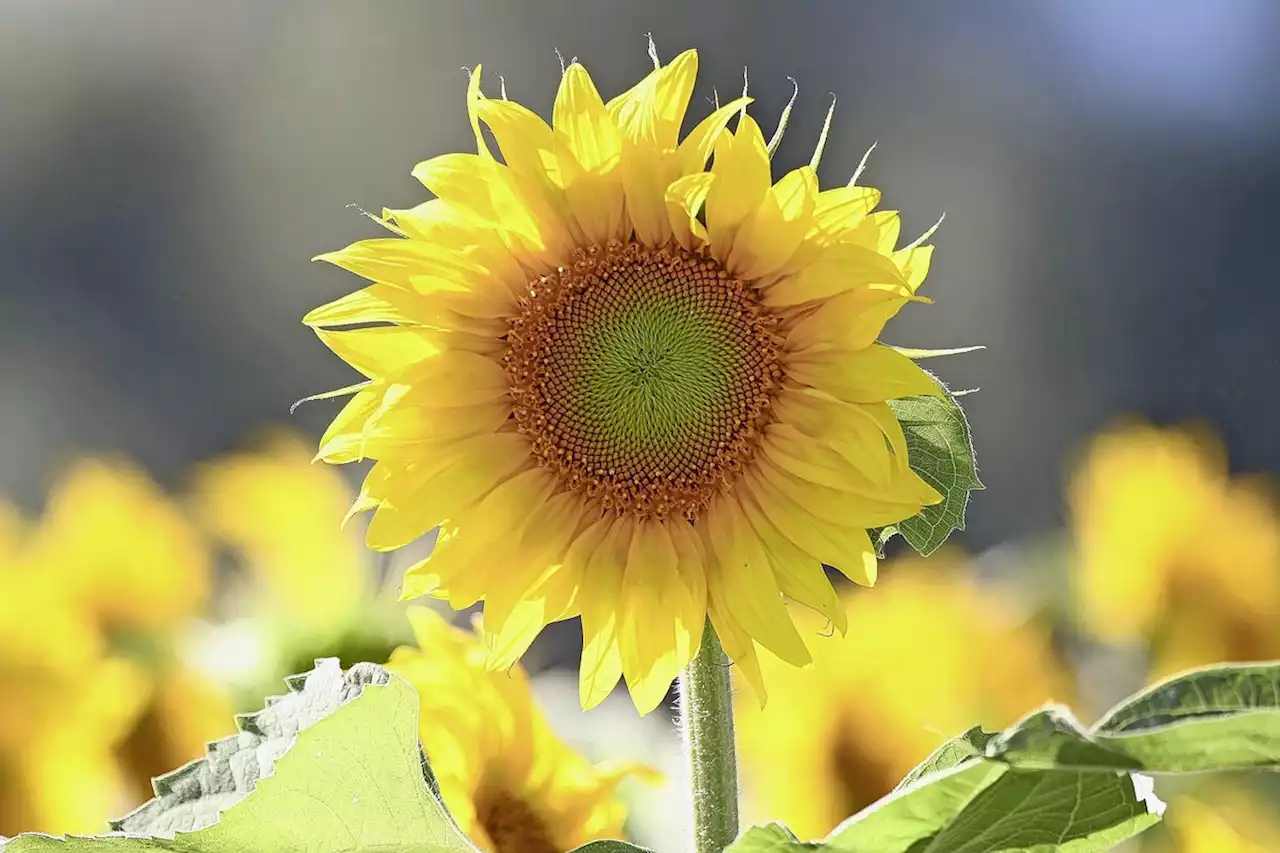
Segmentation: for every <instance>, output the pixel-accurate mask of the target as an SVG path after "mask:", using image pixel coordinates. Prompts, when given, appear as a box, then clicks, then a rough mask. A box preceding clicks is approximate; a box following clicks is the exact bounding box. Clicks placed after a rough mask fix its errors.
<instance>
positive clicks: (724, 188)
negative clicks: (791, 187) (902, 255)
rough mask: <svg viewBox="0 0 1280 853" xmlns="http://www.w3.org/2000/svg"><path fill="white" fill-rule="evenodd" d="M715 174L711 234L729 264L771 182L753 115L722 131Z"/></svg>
mask: <svg viewBox="0 0 1280 853" xmlns="http://www.w3.org/2000/svg"><path fill="white" fill-rule="evenodd" d="M711 173H712V174H713V175H715V176H716V178H717V180H716V181H715V182H714V183H713V184H712V185H711V191H710V192H709V193H708V194H707V233H708V234H709V235H710V236H711V254H712V255H713V256H714V257H715V258H716V260H718V261H720V262H721V263H725V262H726V261H727V260H728V258H729V250H730V249H732V248H733V239H734V237H735V236H736V235H737V233H738V229H739V228H740V227H741V226H742V223H743V222H744V221H745V220H746V218H747V217H748V216H750V215H751V214H752V213H754V212H755V210H756V208H758V207H759V206H760V203H761V202H762V201H763V200H764V197H765V194H766V193H768V192H769V187H770V184H771V181H770V177H769V152H768V150H766V148H765V142H764V135H763V134H762V133H761V132H760V127H759V125H757V124H756V123H755V120H754V119H752V118H751V117H750V116H747V115H744V116H742V118H741V119H739V123H738V132H737V133H736V134H735V135H734V136H729V135H728V134H721V135H720V137H719V138H718V139H717V140H716V159H715V162H714V163H712V165H711ZM895 269H896V268H895Z"/></svg>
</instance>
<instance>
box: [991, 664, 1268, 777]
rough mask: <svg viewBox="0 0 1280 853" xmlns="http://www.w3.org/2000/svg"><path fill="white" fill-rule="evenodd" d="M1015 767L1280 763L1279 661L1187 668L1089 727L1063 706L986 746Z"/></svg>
mask: <svg viewBox="0 0 1280 853" xmlns="http://www.w3.org/2000/svg"><path fill="white" fill-rule="evenodd" d="M987 754H988V756H989V757H992V758H999V759H1001V760H1003V761H1006V762H1008V763H1010V764H1013V765H1016V766H1020V767H1049V766H1054V767H1071V768H1079V769H1082V770H1089V769H1095V770H1097V769H1102V770H1114V769H1117V768H1126V769H1133V770H1141V771H1142V772H1144V773H1189V772H1201V771H1209V770H1240V769H1248V768H1272V769H1275V768H1277V767H1280V663H1267V664H1238V665H1224V666H1213V667H1206V668H1204V669H1198V670H1192V671H1191V672H1187V673H1184V674H1182V675H1179V676H1177V677H1175V678H1171V679H1169V680H1167V681H1164V682H1161V683H1159V684H1156V685H1154V686H1153V687H1150V688H1148V689H1147V690H1144V691H1142V692H1141V693H1138V694H1137V695H1135V696H1133V697H1130V698H1129V699H1126V700H1125V701H1124V702H1121V703H1120V704H1119V705H1117V706H1116V707H1115V708H1113V709H1112V710H1111V711H1109V712H1108V713H1107V714H1106V715H1105V716H1104V717H1103V718H1102V719H1101V720H1100V721H1099V722H1098V723H1097V725H1095V726H1093V727H1092V728H1091V729H1085V728H1084V727H1083V726H1081V725H1080V724H1079V723H1078V722H1076V721H1075V720H1074V719H1073V718H1072V717H1071V714H1070V712H1068V711H1066V710H1065V709H1062V708H1052V707H1051V708H1046V709H1042V710H1040V711H1037V712H1036V713H1034V714H1031V715H1030V716H1028V717H1027V718H1025V719H1024V720H1022V722H1020V723H1019V724H1018V725H1016V726H1014V727H1013V728H1012V729H1010V730H1009V731H1007V732H1005V733H1003V734H1001V735H1000V736H999V737H998V738H996V739H995V740H993V741H992V743H990V744H989V745H988V748H987Z"/></svg>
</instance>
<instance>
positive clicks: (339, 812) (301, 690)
mask: <svg viewBox="0 0 1280 853" xmlns="http://www.w3.org/2000/svg"><path fill="white" fill-rule="evenodd" d="M290 687H291V688H293V689H294V691H295V692H293V693H291V694H289V695H287V696H284V697H281V698H279V699H277V700H274V701H272V702H270V703H269V704H268V707H267V708H266V709H265V710H264V711H262V712H260V713H259V714H256V715H254V716H252V717H250V718H246V720H245V723H244V731H243V732H242V733H241V735H239V736H238V737H237V738H233V739H228V740H227V741H220V742H219V743H218V744H214V745H213V747H211V749H210V755H209V756H208V757H206V758H205V759H202V760H201V761H199V762H194V763H193V764H190V765H187V767H186V768H183V769H182V770H179V771H177V772H176V773H173V774H170V775H169V776H166V777H161V779H160V780H157V785H156V787H157V791H158V793H159V796H158V797H157V799H156V800H154V801H152V803H149V804H147V805H146V806H143V807H142V808H141V809H139V810H137V811H135V812H133V813H132V814H130V815H129V816H127V817H125V818H123V819H122V821H120V822H119V825H121V826H125V827H132V828H133V829H134V832H133V833H130V834H125V833H111V834H108V835H103V836H96V837H93V838H76V837H73V838H69V839H65V840H64V839H56V838H52V837H50V836H45V835H35V834H26V835H20V836H17V837H16V838H14V839H12V840H10V841H9V842H8V843H6V844H5V846H4V853H82V851H83V853H99V851H101V853H143V851H181V853H245V851H259V850H261V851H267V850H269V851H272V852H273V853H366V851H383V853H391V851H396V853H476V848H475V847H474V846H473V845H472V844H471V842H470V841H469V840H467V838H466V837H465V836H464V835H463V834H462V833H461V832H460V831H459V830H458V828H457V826H456V825H455V824H454V822H453V820H452V818H450V817H449V814H448V812H447V811H445V808H444V806H443V804H442V803H441V802H440V800H439V798H438V796H437V795H436V794H435V793H433V791H432V789H431V786H430V783H429V782H428V779H429V778H430V777H429V773H428V772H424V771H425V770H426V763H425V761H424V760H423V758H422V752H421V749H420V748H419V746H418V697H417V694H416V693H414V691H413V688H412V687H411V686H410V685H409V684H408V683H407V682H405V681H403V680H402V679H400V678H398V677H395V676H391V675H389V674H388V673H387V672H386V671H385V670H383V669H382V668H381V667H376V666H373V665H369V664H361V665H358V666H356V667H353V668H352V670H351V671H350V672H348V673H346V674H345V675H344V674H343V673H342V671H341V669H340V668H339V667H338V665H337V662H336V661H321V662H319V663H318V664H317V667H316V670H315V671H313V672H312V673H310V674H308V675H307V676H305V678H302V677H299V678H295V679H293V680H291V682H290ZM291 730H292V731H291ZM290 731H291V733H290ZM281 738H287V743H286V744H285V746H284V748H283V749H282V748H280V739H281ZM241 739H243V743H242V744H232V743H230V741H240V740H241ZM253 744H256V746H255V745H253ZM228 802H229V803H230V805H227V804H226V803H228ZM210 815H213V816H214V817H215V819H216V822H210ZM183 826H193V827H197V828H196V829H194V831H185V830H181V829H179V828H180V827H183ZM166 827H167V828H169V829H172V830H176V831H162V830H164V829H165V828H166ZM142 828H145V829H146V830H147V831H148V832H150V833H157V834H159V835H160V836H161V837H142V836H140V834H139V830H140V829H142Z"/></svg>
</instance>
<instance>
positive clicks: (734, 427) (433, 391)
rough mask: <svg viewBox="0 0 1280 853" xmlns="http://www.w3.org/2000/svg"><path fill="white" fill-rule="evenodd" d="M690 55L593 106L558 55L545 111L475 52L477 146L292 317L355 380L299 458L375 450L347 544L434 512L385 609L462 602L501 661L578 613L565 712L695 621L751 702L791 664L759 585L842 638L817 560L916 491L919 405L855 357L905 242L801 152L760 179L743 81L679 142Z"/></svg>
mask: <svg viewBox="0 0 1280 853" xmlns="http://www.w3.org/2000/svg"><path fill="white" fill-rule="evenodd" d="M655 64H656V63H655ZM697 64H698V59H697V54H696V53H695V52H694V51H687V52H685V53H683V54H681V55H680V56H678V57H676V58H675V59H674V60H673V61H672V62H670V63H669V64H667V65H660V64H657V67H655V69H654V71H653V72H652V73H651V74H649V75H648V76H646V77H645V78H644V79H643V80H641V81H640V82H639V83H638V84H637V85H636V86H634V87H633V88H631V89H630V90H628V91H627V92H625V93H623V94H622V95H619V96H618V97H616V98H613V99H612V100H609V101H605V100H604V99H603V98H602V97H601V96H600V94H599V93H598V92H597V90H596V88H595V85H594V84H593V83H592V81H591V77H590V76H589V75H588V74H587V71H586V69H584V68H583V67H582V66H581V65H579V64H577V63H574V64H572V65H570V66H569V67H568V68H567V69H565V72H564V76H563V78H562V80H561V83H560V89H559V92H558V93H557V95H556V100H555V106H554V109H553V115H552V121H551V123H550V124H547V123H546V122H544V121H543V120H542V119H541V118H539V117H538V116H537V115H535V114H534V113H532V112H531V111H529V110H528V109H526V108H525V107H522V106H520V105H519V104H517V103H515V102H513V101H510V100H507V99H506V97H505V94H504V97H502V98H500V99H494V98H486V97H485V96H484V95H483V93H482V91H481V87H480V81H481V74H480V69H479V68H477V69H476V71H475V73H474V74H473V75H472V77H471V84H470V86H469V88H468V92H467V108H468V113H469V116H470V119H471V125H472V128H473V129H474V131H475V136H476V140H477V146H478V153H476V154H445V155H443V156H439V157H435V158H433V159H431V160H427V161H426V162H424V163H421V164H419V165H418V166H417V167H416V168H415V169H414V171H413V174H414V176H415V177H417V178H418V179H419V180H420V181H421V182H422V183H423V184H424V185H425V186H426V187H427V189H428V190H430V191H431V192H432V193H434V194H435V196H436V198H434V199H432V200H430V201H427V202H425V203H423V204H421V205H419V206H417V207H415V208H412V209H408V210H388V211H384V213H383V215H382V216H381V217H377V219H378V221H379V222H380V223H381V224H382V225H384V226H385V227H386V228H387V229H388V230H389V231H390V232H391V233H392V236H390V237H386V238H379V239H372V240H364V241H361V242H358V243H355V244H353V245H351V246H348V247H347V248H345V249H342V250H340V251H337V252H332V253H329V254H326V255H322V256H321V259H323V260H325V261H328V262H330V263H333V264H336V265H337V266H339V267H342V268H343V269H346V270H349V271H351V272H354V273H356V274H358V275H360V276H363V277H364V278H366V279H368V280H369V281H370V282H371V283H370V284H369V285H368V286H367V287H365V288H364V289H363V290H361V291H358V292H356V293H353V294H350V295H348V296H345V297H343V298H341V299H338V300H336V301H335V302H331V303H329V304H327V305H324V306H322V307H320V308H318V309H316V310H315V311H313V312H311V313H310V314H309V315H308V316H307V318H306V319H305V322H307V323H308V324H310V325H311V326H313V327H315V328H316V330H317V333H318V334H319V336H320V337H321V339H322V340H323V341H324V342H325V344H327V345H328V346H329V347H330V348H331V349H333V350H334V352H336V353H337V354H339V355H340V356H342V357H343V358H344V359H345V360H346V361H348V362H349V363H350V364H351V365H352V366H353V367H354V368H356V369H357V370H358V371H360V372H361V373H362V374H363V375H364V376H365V381H363V382H361V383H359V384H357V385H355V386H352V387H350V388H348V389H344V391H346V392H350V393H353V394H354V396H353V397H352V399H351V400H350V402H349V403H347V405H346V406H345V407H344V408H343V409H342V411H341V412H340V413H339V414H338V415H337V417H336V418H335V419H334V421H333V423H332V425H331V426H330V428H329V429H328V431H327V432H326V434H325V435H324V437H323V439H322V440H321V447H320V453H319V456H320V458H322V459H325V460H327V461H330V462H350V461H355V460H359V459H374V460H376V462H375V464H374V466H373V468H372V470H371V471H370V472H369V474H368V476H367V478H366V479H365V482H364V487H363V489H362V492H361V495H360V497H359V498H358V499H357V500H356V503H355V506H354V508H353V509H355V510H365V509H367V510H373V511H374V514H373V518H372V520H371V522H370V524H369V528H368V534H367V539H368V543H369V544H370V545H371V546H372V547H374V548H380V549H391V548H397V547H400V546H402V545H404V544H407V543H408V542H410V541H412V540H414V539H416V538H417V537H419V536H421V535H422V534H423V533H425V532H426V531H428V530H430V529H432V528H439V533H438V536H437V541H436V544H435V548H434V551H433V552H432V554H431V555H430V556H429V557H428V558H427V559H426V560H424V561H422V562H421V563H419V564H417V565H415V566H414V567H413V568H411V569H410V570H409V572H408V573H407V576H406V578H405V585H404V595H405V596H406V597H414V596H419V595H423V594H432V595H435V596H438V597H441V598H445V599H447V600H448V601H449V602H450V603H451V604H452V605H453V606H454V607H457V608H462V607H467V606H470V605H472V604H474V603H476V602H477V601H480V600H483V601H484V602H485V626H486V631H487V632H488V635H489V640H488V642H487V647H488V650H489V658H488V662H489V665H491V666H493V667H495V668H497V669H505V668H507V667H509V666H510V665H511V664H512V663H513V662H514V661H515V660H517V659H518V658H519V656H520V655H521V654H522V653H523V651H524V650H525V649H526V648H528V646H529V643H530V642H532V640H533V638H534V637H535V636H536V635H537V634H538V632H539V631H540V630H541V629H542V628H543V627H544V626H545V625H546V624H547V623H548V622H551V621H554V620H558V619H565V618H569V617H572V616H576V615H581V617H582V627H583V636H584V650H583V660H582V668H581V698H582V701H583V704H584V705H585V706H587V707H590V706H592V705H594V704H595V703H597V702H599V701H600V700H601V699H602V698H603V697H604V696H605V695H607V694H608V693H609V691H610V690H611V689H612V688H613V686H614V685H615V684H616V682H617V681H618V679H619V678H620V677H621V678H625V679H626V682H627V684H628V686H629V687H630V689H631V692H632V695H633V697H634V699H635V701H636V704H637V706H638V707H639V708H640V709H641V710H642V711H647V710H650V709H652V708H654V707H655V706H656V705H657V704H658V703H659V702H660V701H661V700H662V699H663V697H664V696H665V694H666V692H667V689H668V687H669V685H670V683H671V681H672V680H673V679H674V678H675V676H676V675H677V674H678V673H679V672H680V670H681V669H682V668H683V667H684V666H685V665H686V664H687V663H688V662H689V660H690V658H691V657H692V655H693V654H694V652H696V650H697V647H698V643H699V641H700V638H701V636H702V631H703V626H704V623H705V621H706V619H707V618H710V619H711V620H712V623H713V624H714V626H715V629H716V631H717V633H718V635H719V637H720V639H721V642H722V643H723V645H724V647H725V649H726V651H727V653H728V654H729V656H730V657H731V658H732V660H733V661H734V662H735V664H737V666H738V667H739V668H740V670H741V671H742V672H743V673H744V674H745V675H746V676H747V678H749V679H750V680H751V681H752V683H753V684H755V686H756V687H757V688H758V692H759V693H760V695H761V697H762V698H763V695H764V694H763V683H762V680H761V678H760V675H759V667H758V665H757V663H756V650H757V646H763V647H765V648H767V649H770V650H771V651H772V652H774V653H775V654H776V655H777V656H779V657H780V658H782V659H783V660H786V661H788V662H789V663H792V664H796V665H803V664H805V663H807V662H808V661H809V659H810V655H809V652H808V650H807V648H806V646H805V643H804V641H803V640H802V638H801V636H800V634H799V632H798V631H797V629H796V626H795V624H794V623H793V621H792V619H791V617H790V615H789V614H788V611H787V609H786V607H785V606H784V603H783V597H784V596H785V597H787V598H790V599H793V600H795V601H797V602H799V603H801V604H804V605H806V606H808V607H810V608H812V609H814V610H817V611H818V612H819V613H821V614H823V615H825V616H827V617H828V618H829V619H832V620H835V621H837V622H840V624H843V623H842V621H841V619H842V617H841V614H842V610H841V609H840V606H839V604H838V601H837V599H836V596H835V592H834V591H833V589H832V587H831V585H830V583H828V581H827V577H826V575H825V574H824V569H823V565H824V564H826V565H829V566H834V567H836V568H837V569H839V570H840V571H842V572H844V573H845V574H846V575H847V576H848V577H850V578H851V579H853V580H854V581H855V582H857V583H860V584H867V585H869V584H871V583H873V582H874V580H875V572H876V550H875V548H874V547H873V545H872V543H871V540H870V539H869V537H868V535H867V530H868V528H879V527H883V526H886V525H891V524H894V523H895V522H898V521H901V520H903V519H906V518H909V517H911V516H913V515H915V514H917V513H919V512H920V510H921V509H922V508H923V507H924V506H926V505H929V504H933V503H936V502H938V501H939V500H941V496H940V495H939V493H938V492H937V491H935V489H934V488H932V487H931V486H929V485H928V484H927V483H925V482H924V481H923V480H921V479H920V477H918V476H917V475H916V473H915V472H914V471H913V470H912V469H911V467H910V464H909V458H908V449H907V441H906V438H905V435H904V432H903V428H902V425H901V424H900V423H899V422H898V420H897V418H896V417H895V416H894V412H893V409H892V408H891V407H890V406H889V404H888V401H890V400H894V399H897V398H901V397H907V396H914V395H941V394H943V393H944V392H943V390H942V388H941V386H940V385H939V384H938V383H937V382H936V381H935V380H934V379H932V377H930V376H929V375H928V374H926V373H925V372H924V371H922V370H921V369H920V368H918V367H917V366H916V365H915V363H914V362H913V361H912V360H911V359H910V358H908V357H907V356H906V355H904V354H903V353H900V352H899V351H897V350H895V349H894V348H892V347H888V346H884V345H882V344H880V343H878V342H877V338H878V337H879V335H880V332H881V330H882V329H883V327H884V325H885V323H886V322H887V321H888V320H889V319H890V318H891V317H893V316H894V314H896V313H897V311H898V310H899V309H900V308H901V307H902V306H904V305H906V304H907V303H909V302H925V301H927V300H925V299H924V298H923V297H921V296H919V295H918V294H917V290H918V288H919V287H920V284H921V282H922V281H923V280H924V277H925V274H926V272H927V270H928V267H929V262H930V258H931V253H932V247H931V246H928V245H924V243H923V240H924V238H921V240H917V241H915V242H913V243H910V244H908V245H907V246H905V247H902V248H898V237H899V221H898V217H897V214H896V213H894V212H892V211H884V212H873V211H874V208H875V207H876V205H877V204H878V202H879V199H880V193H879V192H878V191H876V190H874V189H870V188H867V187H861V186H856V185H853V184H850V185H849V186H840V187H836V188H834V189H829V190H826V191H820V189H819V186H818V179H817V173H816V168H817V165H818V162H817V161H818V159H819V158H818V155H817V154H815V156H814V158H813V162H812V163H811V164H810V165H807V166H803V167H801V168H798V169H795V170H793V171H791V172H789V173H787V174H785V175H783V176H782V177H780V178H779V179H778V180H777V181H776V182H774V180H773V178H772V174H771V165H770V145H769V144H767V143H766V142H765V138H764V135H763V133H762V131H761V129H760V127H759V125H757V124H756V122H755V120H754V119H753V118H752V117H751V116H750V115H748V113H747V105H748V103H749V99H747V98H745V97H743V98H739V99H736V100H734V101H732V102H730V103H727V104H725V105H723V106H719V107H718V108H716V109H715V110H714V111H713V112H711V114H710V115H708V116H707V117H705V118H703V119H702V120H701V121H698V122H696V123H695V124H694V126H693V129H692V130H691V131H690V132H689V133H688V134H687V135H685V136H684V137H683V138H681V136H680V129H681V127H682V125H683V124H684V121H685V113H686V109H687V107H688V104H689V100H690V96H691V93H692V91H693V87H694V78H695V76H696V73H697ZM731 125H733V126H732V129H730V126H731ZM824 135H825V134H824ZM490 139H492V140H493V141H495V142H496V143H497V148H498V149H499V150H500V154H501V159H499V158H498V157H497V156H496V155H495V153H494V151H493V150H492V149H491V148H490ZM820 149H821V143H820V144H819V150H820ZM709 161H710V163H711V165H710V167H708V162H709ZM926 236H927V235H926ZM345 326H359V328H342V327H345Z"/></svg>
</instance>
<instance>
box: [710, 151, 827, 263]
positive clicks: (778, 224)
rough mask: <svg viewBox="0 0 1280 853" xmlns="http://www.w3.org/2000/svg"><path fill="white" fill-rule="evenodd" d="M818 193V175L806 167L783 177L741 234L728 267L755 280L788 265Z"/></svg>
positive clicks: (803, 231) (805, 229)
mask: <svg viewBox="0 0 1280 853" xmlns="http://www.w3.org/2000/svg"><path fill="white" fill-rule="evenodd" d="M817 194H818V176H817V175H816V174H815V173H814V171H813V170H812V169H810V168H809V167H808V166H803V167H801V168H799V169H796V170H794V171H792V172H788V173H787V174H786V175H784V176H783V178H782V180H780V181H778V183H777V184H775V185H774V186H773V188H772V189H770V190H769V192H768V194H766V195H765V197H764V200H763V201H762V202H761V203H760V206H759V207H758V208H757V209H756V211H755V213H753V214H752V215H751V216H750V217H749V218H748V219H747V221H746V222H744V223H743V225H742V228H741V229H740V230H739V231H738V234H737V236H736V237H735V238H734V242H733V249H732V250H731V251H730V253H729V260H728V267H729V269H730V270H731V271H732V272H733V273H734V274H735V275H737V276H738V277H739V278H745V279H755V278H760V277H762V276H765V275H768V274H769V273H771V272H773V271H775V270H777V269H778V268H779V267H781V266H782V265H783V264H785V263H786V262H787V261H788V260H789V259H790V258H791V256H792V255H793V254H794V253H795V251H796V249H797V248H798V247H799V246H800V241H801V240H802V239H803V238H804V234H805V231H807V230H808V228H809V219H810V218H811V216H812V214H813V200H814V197H815V196H816V195H817Z"/></svg>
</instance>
